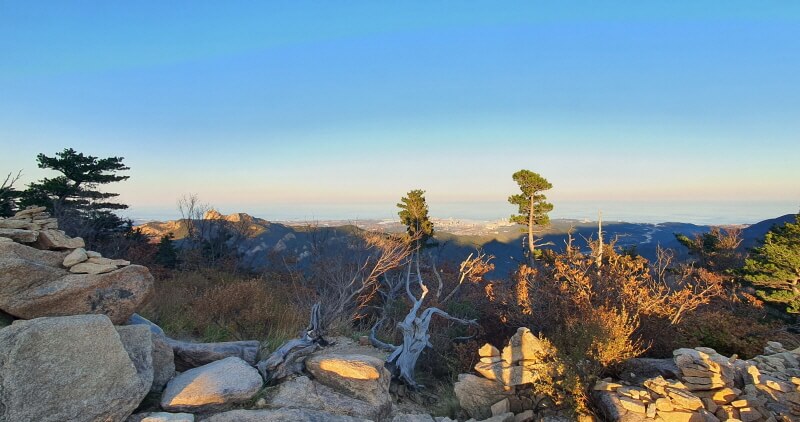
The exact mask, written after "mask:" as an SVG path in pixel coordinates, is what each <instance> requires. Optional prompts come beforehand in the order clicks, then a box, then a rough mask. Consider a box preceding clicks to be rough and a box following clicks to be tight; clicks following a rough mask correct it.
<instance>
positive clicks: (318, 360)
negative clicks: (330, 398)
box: [306, 354, 391, 406]
mask: <svg viewBox="0 0 800 422" xmlns="http://www.w3.org/2000/svg"><path fill="white" fill-rule="evenodd" d="M383 363H384V361H383V360H381V359H378V358H376V357H372V356H364V355H340V354H318V355H314V356H311V357H310V358H308V359H306V369H307V370H308V372H309V373H310V374H311V375H313V376H314V379H315V380H317V381H319V382H320V383H322V384H325V385H327V386H329V387H331V388H333V389H335V390H337V391H339V392H342V393H344V394H347V395H349V396H352V397H355V398H357V399H361V400H364V401H366V402H368V403H372V404H374V405H377V406H383V405H385V404H386V403H387V400H388V398H389V382H390V379H391V374H390V373H389V371H388V370H387V369H386V368H384V366H383Z"/></svg>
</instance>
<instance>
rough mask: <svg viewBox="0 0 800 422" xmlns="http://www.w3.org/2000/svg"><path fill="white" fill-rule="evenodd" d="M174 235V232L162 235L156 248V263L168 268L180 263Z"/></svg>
mask: <svg viewBox="0 0 800 422" xmlns="http://www.w3.org/2000/svg"><path fill="white" fill-rule="evenodd" d="M172 237H173V235H172V233H169V234H165V235H164V236H161V240H160V241H159V242H158V250H156V256H155V261H156V263H157V264H159V265H162V266H164V267H166V268H175V266H176V265H177V264H178V251H177V250H176V249H175V245H174V243H173V241H172Z"/></svg>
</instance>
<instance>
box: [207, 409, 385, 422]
mask: <svg viewBox="0 0 800 422" xmlns="http://www.w3.org/2000/svg"><path fill="white" fill-rule="evenodd" d="M205 422H370V421H369V420H367V419H361V418H353V417H350V416H342V415H334V414H331V413H326V412H320V411H317V410H309V409H273V410H231V411H229V412H224V413H218V414H216V415H213V416H211V417H209V418H208V419H205Z"/></svg>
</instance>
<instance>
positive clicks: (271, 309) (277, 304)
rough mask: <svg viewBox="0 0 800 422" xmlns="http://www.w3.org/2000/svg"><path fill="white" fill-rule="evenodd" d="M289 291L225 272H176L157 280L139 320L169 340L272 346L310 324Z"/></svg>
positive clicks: (280, 284) (283, 286) (280, 285)
mask: <svg viewBox="0 0 800 422" xmlns="http://www.w3.org/2000/svg"><path fill="white" fill-rule="evenodd" d="M293 298H294V296H293V289H292V288H291V286H290V285H288V284H286V283H284V282H281V281H273V280H272V279H269V280H267V279H264V278H244V277H243V276H237V275H233V274H230V273H226V272H223V271H216V270H202V271H200V270H196V271H175V272H172V273H171V275H170V276H168V277H165V278H159V279H156V295H154V298H153V299H152V300H151V301H150V303H148V304H147V306H146V307H145V308H144V309H143V310H142V314H143V315H144V316H145V317H146V318H148V319H151V320H152V321H153V322H155V323H157V324H159V325H160V326H161V327H162V328H163V329H164V330H165V331H166V332H167V334H168V335H170V336H173V337H176V338H184V339H194V340H202V341H231V340H260V341H266V342H268V343H269V344H270V345H272V346H274V345H275V344H279V343H281V342H282V341H284V340H286V339H288V338H292V337H295V336H296V335H297V333H298V332H299V331H300V330H301V329H302V328H303V327H304V326H305V324H306V323H307V322H308V321H306V320H305V319H306V317H307V310H304V309H301V307H299V306H298V305H297V304H296V303H295V302H294V300H293Z"/></svg>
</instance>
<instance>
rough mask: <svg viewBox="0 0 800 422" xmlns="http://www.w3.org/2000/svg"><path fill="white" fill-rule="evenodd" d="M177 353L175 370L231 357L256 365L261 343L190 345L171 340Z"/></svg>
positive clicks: (236, 342) (170, 342)
mask: <svg viewBox="0 0 800 422" xmlns="http://www.w3.org/2000/svg"><path fill="white" fill-rule="evenodd" d="M169 344H170V346H172V350H173V351H174V353H175V369H177V370H178V371H185V370H187V369H192V368H197V367H200V366H203V365H206V364H209V363H211V362H215V361H218V360H222V359H225V358H229V357H237V358H239V359H241V360H243V361H245V362H247V363H248V364H249V365H255V364H256V360H257V358H258V349H259V347H260V345H261V344H260V343H259V342H257V341H228V342H222V343H190V342H186V341H178V340H173V339H169Z"/></svg>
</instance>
